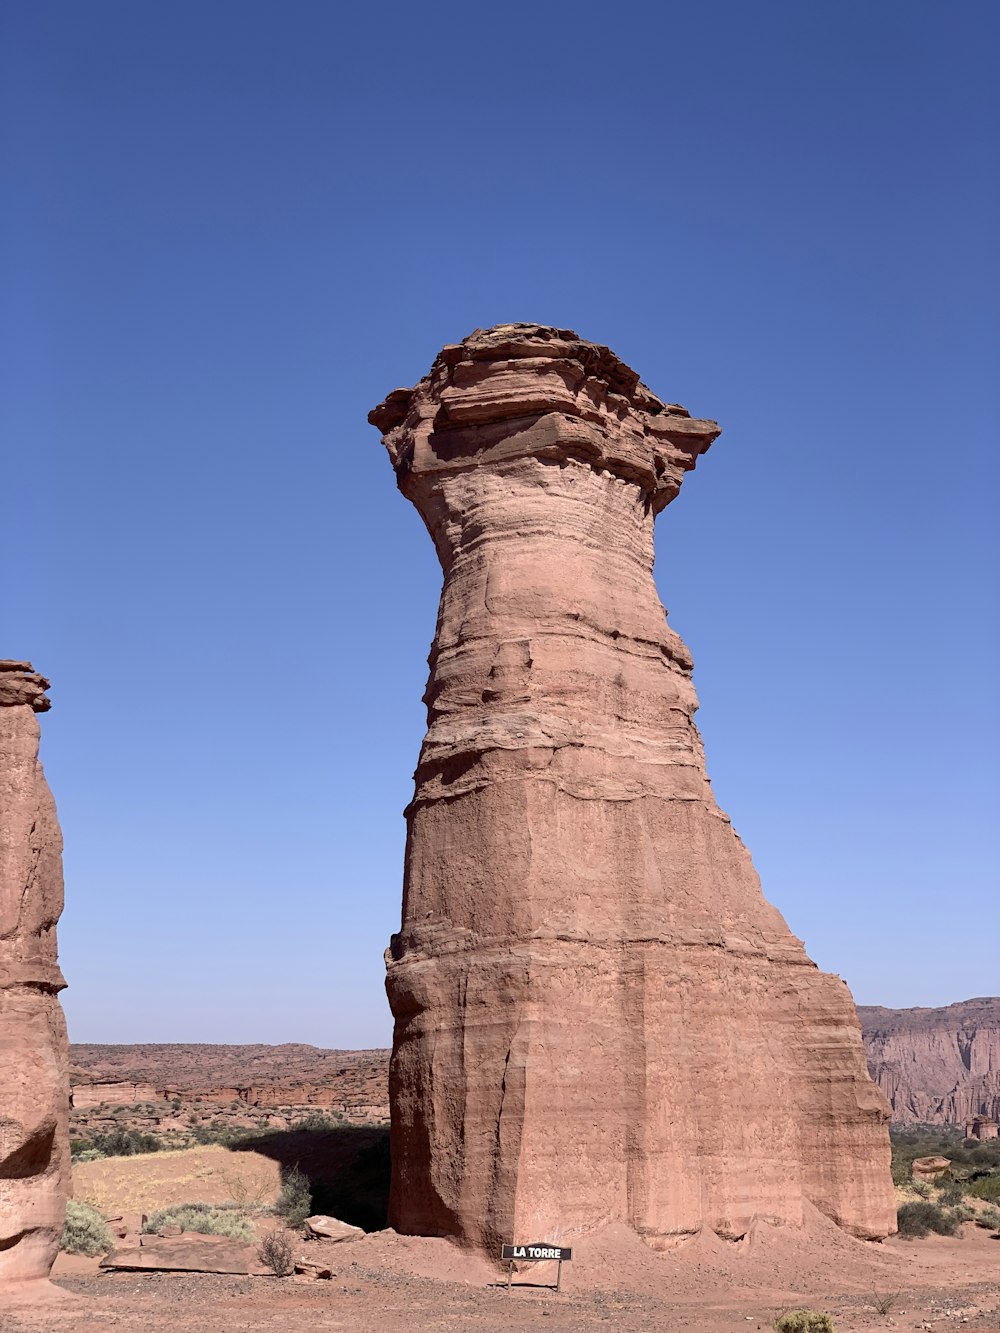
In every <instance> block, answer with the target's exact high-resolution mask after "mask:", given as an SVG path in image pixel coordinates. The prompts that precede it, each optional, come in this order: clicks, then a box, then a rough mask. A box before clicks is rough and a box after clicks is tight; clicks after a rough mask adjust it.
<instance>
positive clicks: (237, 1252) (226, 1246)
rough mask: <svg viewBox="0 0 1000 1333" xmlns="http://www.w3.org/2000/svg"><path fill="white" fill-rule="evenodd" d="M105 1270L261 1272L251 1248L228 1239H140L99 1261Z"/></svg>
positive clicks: (191, 1234) (193, 1235) (196, 1235)
mask: <svg viewBox="0 0 1000 1333" xmlns="http://www.w3.org/2000/svg"><path fill="white" fill-rule="evenodd" d="M101 1267H102V1268H107V1269H125V1270H129V1271H132V1272H143V1271H145V1272H160V1273H242V1274H247V1273H264V1272H266V1271H267V1270H266V1269H265V1268H263V1267H262V1265H261V1263H260V1260H259V1259H258V1257H257V1250H256V1248H255V1247H254V1246H253V1245H245V1244H243V1242H242V1241H236V1240H230V1239H229V1237H228V1236H203V1235H201V1233H200V1232H197V1231H185V1232H184V1233H183V1235H180V1236H143V1237H142V1242H141V1244H139V1245H122V1246H119V1247H118V1249H116V1250H114V1251H113V1252H112V1253H111V1254H109V1255H108V1257H107V1258H106V1259H103V1260H102V1261H101Z"/></svg>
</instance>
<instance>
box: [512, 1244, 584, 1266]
mask: <svg viewBox="0 0 1000 1333" xmlns="http://www.w3.org/2000/svg"><path fill="white" fill-rule="evenodd" d="M500 1257H501V1259H511V1260H514V1259H516V1260H517V1262H518V1263H522V1264H537V1263H541V1262H542V1261H543V1260H545V1259H558V1260H559V1262H560V1263H567V1262H568V1261H569V1260H570V1259H572V1258H573V1251H572V1250H571V1249H569V1248H568V1247H567V1246H565V1245H505V1246H504V1247H503V1254H502V1255H501V1256H500Z"/></svg>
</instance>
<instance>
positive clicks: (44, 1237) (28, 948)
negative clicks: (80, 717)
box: [0, 662, 70, 1284]
mask: <svg viewBox="0 0 1000 1333" xmlns="http://www.w3.org/2000/svg"><path fill="white" fill-rule="evenodd" d="M46 689H48V681H47V680H45V679H44V678H43V677H42V676H39V675H37V674H36V673H35V672H34V671H32V669H31V664H30V663H28V662H0V1284H2V1283H3V1282H5V1281H13V1280H18V1279H28V1278H45V1277H47V1276H48V1273H49V1269H50V1268H51V1266H52V1261H53V1259H54V1258H55V1256H56V1252H57V1250H58V1248H59V1238H60V1236H61V1234H62V1228H63V1218H64V1214H65V1209H66V1196H67V1194H68V1192H69V1179H70V1174H69V1136H68V1132H67V1122H68V1115H69V1047H68V1044H67V1040H66V1024H65V1022H64V1020H63V1014H62V1008H61V1006H60V1004H59V999H58V995H59V991H60V990H62V989H63V987H64V986H65V984H66V983H65V982H64V981H63V977H62V973H61V972H60V971H59V964H58V962H57V956H56V922H57V921H58V919H59V914H60V912H61V911H62V905H63V881H62V835H61V833H60V831H59V822H58V820H57V819H56V808H55V803H54V801H53V799H52V793H51V792H50V791H49V786H48V783H47V782H46V781H45V774H44V773H43V772H42V766H41V764H40V763H39V760H38V739H39V726H38V721H37V718H36V717H35V714H36V713H42V712H44V711H45V710H46V709H47V708H48V707H49V702H48V700H47V699H46V697H45V690H46Z"/></svg>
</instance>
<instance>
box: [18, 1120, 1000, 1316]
mask: <svg viewBox="0 0 1000 1333" xmlns="http://www.w3.org/2000/svg"><path fill="white" fill-rule="evenodd" d="M380 1132H381V1131H379V1130H378V1129H376V1128H367V1129H365V1128H359V1127H354V1126H342V1127H340V1129H339V1130H338V1131H327V1132H326V1134H325V1135H324V1134H323V1133H321V1132H319V1131H315V1130H314V1131H299V1132H298V1133H297V1135H296V1134H293V1135H292V1136H291V1146H290V1147H289V1146H288V1145H285V1147H286V1155H287V1156H290V1155H291V1154H293V1153H294V1154H296V1155H298V1156H300V1157H302V1158H303V1160H304V1161H305V1162H306V1163H307V1164H309V1165H310V1169H313V1168H314V1167H315V1164H316V1162H317V1161H318V1160H319V1157H320V1155H321V1154H320V1149H321V1146H322V1147H323V1149H324V1152H325V1154H326V1158H325V1160H326V1165H327V1168H328V1170H330V1171H331V1172H333V1171H334V1170H335V1169H336V1170H341V1169H342V1168H343V1167H344V1165H345V1164H346V1166H347V1168H348V1169H350V1167H351V1162H352V1158H351V1153H356V1152H357V1144H358V1142H362V1144H363V1145H366V1146H363V1147H362V1149H361V1152H362V1154H363V1153H364V1151H366V1150H367V1151H368V1152H369V1153H370V1152H371V1147H372V1143H373V1142H375V1143H377V1139H373V1138H372V1137H371V1136H373V1135H377V1134H379V1133H380ZM342 1140H343V1142H342ZM331 1153H332V1157H331V1155H330V1154H331ZM282 1165H283V1163H282V1161H281V1160H280V1159H279V1156H278V1154H276V1152H275V1151H274V1148H273V1145H272V1144H271V1143H270V1142H269V1141H268V1140H265V1142H264V1151H257V1150H248V1149H246V1148H237V1149H235V1150H231V1149H229V1148H226V1147H224V1146H222V1145H219V1144H211V1145H205V1146H199V1147H195V1148H190V1149H187V1150H183V1151H175V1152H158V1153H150V1154H138V1155H134V1156H129V1157H109V1158H103V1159H98V1160H93V1161H86V1162H82V1163H79V1164H77V1165H76V1166H75V1168H74V1193H75V1195H76V1197H77V1198H78V1199H85V1200H87V1201H89V1202H91V1203H93V1204H94V1205H96V1206H97V1207H99V1208H100V1209H101V1211H102V1212H103V1213H104V1214H105V1215H106V1216H115V1215H118V1214H127V1213H129V1212H130V1211H133V1210H136V1209H141V1210H142V1211H143V1212H146V1213H150V1212H153V1211H155V1210H157V1209H160V1208H163V1207H167V1206H169V1205H172V1204H177V1203H183V1202H191V1201H193V1200H199V1201H202V1202H205V1203H221V1202H223V1201H226V1200H232V1199H233V1198H234V1197H235V1198H238V1199H240V1200H242V1201H243V1202H244V1204H245V1206H246V1208H247V1210H248V1212H249V1214H250V1215H251V1216H252V1217H253V1218H254V1227H255V1230H256V1232H257V1234H258V1236H259V1235H261V1234H263V1233H264V1232H266V1231H267V1230H269V1229H270V1228H272V1227H273V1226H274V1224H275V1223H274V1218H273V1217H272V1216H271V1215H270V1214H269V1213H267V1212H265V1211H264V1209H265V1206H266V1205H267V1203H269V1202H270V1201H271V1200H273V1198H274V1197H275V1195H276V1193H277V1191H278V1189H279V1187H280V1175H281V1167H282ZM290 1234H291V1233H290ZM210 1239H212V1238H210ZM294 1247H295V1258H296V1259H300V1260H305V1261H306V1262H308V1263H310V1264H312V1265H317V1266H325V1267H328V1268H329V1269H330V1270H331V1274H332V1276H331V1277H330V1278H329V1279H327V1280H317V1279H315V1278H313V1277H311V1276H307V1275H301V1276H289V1277H285V1278H280V1279H279V1278H276V1277H274V1276H273V1275H266V1276H265V1275H264V1270H263V1269H262V1268H260V1266H259V1265H255V1267H256V1268H257V1269H258V1271H257V1272H256V1273H252V1274H247V1275H234V1274H213V1273H177V1272H174V1273H171V1272H148V1273H144V1272H128V1271H125V1272H123V1271H114V1270H108V1269H102V1268H101V1267H100V1265H101V1262H102V1261H101V1259H100V1257H94V1258H86V1257H82V1256H78V1255H67V1254H63V1255H60V1257H59V1259H58V1261H57V1263H56V1267H55V1270H54V1273H53V1281H52V1283H51V1284H45V1285H43V1286H39V1287H36V1288H33V1289H32V1290H27V1291H25V1292H24V1294H23V1296H22V1297H20V1298H19V1301H18V1303H17V1304H16V1305H15V1306H9V1307H8V1308H7V1309H6V1310H5V1311H3V1312H2V1313H0V1330H3V1333H42V1330H44V1331H45V1333H50V1331H51V1333H105V1330H108V1331H110V1330H137V1331H138V1330H148V1329H170V1330H177V1333H187V1331H188V1330H191V1331H192V1333H193V1331H194V1330H210V1331H211V1333H222V1331H223V1330H225V1331H226V1333H230V1331H233V1333H235V1331H236V1330H243V1329H253V1330H274V1331H275V1333H278V1331H279V1330H280V1333H298V1330H303V1333H304V1331H305V1330H307V1329H308V1330H316V1329H350V1330H356V1331H357V1333H381V1331H382V1330H385V1329H398V1330H407V1331H408V1330H414V1333H423V1331H424V1330H428V1331H429V1330H443V1329H456V1330H459V1329H469V1330H479V1331H481V1333H492V1330H500V1329H503V1330H510V1329H544V1330H546V1333H557V1331H558V1330H561V1331H562V1333H584V1331H587V1333H589V1330H598V1329H610V1330H623V1331H625V1330H635V1333H668V1331H669V1330H675V1329H676V1330H690V1331H691V1333H737V1330H742V1329H748V1328H749V1329H763V1330H768V1329H770V1328H771V1327H772V1324H773V1321H774V1319H775V1318H776V1316H777V1315H779V1314H781V1313H782V1312H783V1311H786V1310H788V1309H793V1308H799V1307H802V1306H805V1307H809V1308H812V1309H816V1310H821V1311H825V1312H827V1313H829V1314H830V1315H831V1316H832V1318H833V1321H834V1326H835V1328H836V1329H837V1330H838V1333H861V1330H865V1331H867V1330H874V1329H893V1328H897V1329H932V1330H949V1329H955V1330H959V1329H969V1330H973V1329H974V1330H979V1331H980V1333H983V1331H984V1330H994V1331H996V1330H1000V1238H997V1237H994V1236H992V1235H991V1234H990V1233H989V1232H988V1231H987V1230H986V1229H984V1228H982V1227H977V1226H975V1225H973V1224H972V1223H967V1224H966V1225H964V1226H963V1227H962V1228H961V1231H960V1234H959V1235H957V1236H955V1237H953V1238H952V1237H944V1236H930V1237H928V1238H927V1239H924V1240H911V1241H907V1240H901V1239H893V1240H890V1241H888V1242H885V1243H883V1244H868V1243H864V1242H861V1241H856V1240H853V1239H851V1238H850V1237H848V1236H846V1235H845V1234H844V1233H843V1232H841V1231H840V1230H838V1229H837V1228H836V1227H834V1226H833V1225H832V1224H831V1223H829V1222H827V1221H826V1220H825V1219H823V1218H821V1217H820V1216H819V1215H818V1214H817V1215H815V1216H813V1217H812V1218H811V1219H810V1220H809V1224H808V1226H807V1227H806V1228H805V1229H804V1230H802V1231H796V1230H793V1229H791V1228H786V1227H771V1226H767V1225H758V1226H757V1227H755V1228H754V1230H753V1232H752V1233H751V1235H750V1236H749V1237H747V1238H745V1239H744V1240H743V1241H742V1242H739V1243H737V1244H729V1243H726V1242H724V1241H721V1240H719V1239H718V1238H717V1237H716V1236H714V1235H708V1236H706V1235H701V1236H698V1237H696V1238H694V1239H693V1240H691V1241H688V1242H687V1243H686V1244H684V1245H682V1246H681V1247H680V1248H678V1249H676V1250H674V1251H672V1252H670V1253H667V1254H657V1253H654V1252H653V1251H652V1250H650V1249H648V1248H647V1247H646V1246H645V1245H644V1244H643V1243H642V1242H641V1241H640V1240H639V1239H638V1238H637V1237H636V1236H635V1235H634V1234H633V1233H632V1232H630V1231H629V1230H628V1229H627V1228H625V1227H622V1226H610V1227H607V1228H605V1229H604V1230H603V1231H601V1232H598V1233H596V1234H594V1235H592V1236H590V1237H587V1238H585V1239H582V1240H576V1241H574V1255H573V1261H572V1262H571V1263H568V1264H566V1265H564V1267H563V1272H562V1290H561V1291H559V1292H558V1293H557V1292H555V1291H553V1290H551V1289H549V1288H547V1287H545V1286H543V1285H541V1284H543V1283H549V1282H552V1281H553V1280H554V1273H553V1271H552V1269H553V1266H552V1265H548V1266H543V1265H535V1266H533V1267H532V1268H530V1269H529V1268H525V1270H524V1271H522V1272H521V1273H518V1274H515V1278H514V1282H515V1287H514V1288H513V1289H512V1290H511V1291H510V1293H508V1292H507V1290H506V1286H505V1280H506V1279H505V1273H504V1271H503V1270H502V1269H501V1266H500V1265H499V1264H494V1263H490V1262H487V1261H486V1260H484V1259H483V1258H481V1257H478V1256H476V1255H473V1254H470V1253H467V1252H463V1251H462V1250H460V1249H458V1248H457V1247H455V1246H453V1245H451V1244H450V1243H449V1242H447V1241H444V1240H438V1239H426V1238H416V1237H404V1236H398V1235H396V1234H395V1233H394V1232H392V1231H390V1230H385V1229H382V1230H375V1231H370V1232H368V1233H367V1234H363V1235H360V1236H359V1237H358V1238H357V1239H354V1240H351V1241H347V1242H341V1243H333V1242H329V1241H323V1240H316V1239H313V1240H305V1239H302V1238H301V1237H300V1236H299V1235H298V1234H295V1235H294ZM880 1308H881V1309H882V1310H883V1311H884V1313H880V1312H879V1311H880Z"/></svg>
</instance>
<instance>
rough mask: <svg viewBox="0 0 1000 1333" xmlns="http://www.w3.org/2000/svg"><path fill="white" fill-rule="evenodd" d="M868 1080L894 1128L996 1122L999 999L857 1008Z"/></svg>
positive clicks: (999, 1108)
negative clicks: (931, 1005)
mask: <svg viewBox="0 0 1000 1333" xmlns="http://www.w3.org/2000/svg"><path fill="white" fill-rule="evenodd" d="M858 1017H859V1018H860V1020H861V1030H862V1032H863V1034H864V1039H865V1046H866V1048H867V1051H868V1068H869V1070H870V1071H871V1076H872V1078H873V1079H874V1080H875V1082H876V1083H877V1084H878V1085H879V1087H880V1088H881V1089H882V1091H883V1092H884V1093H885V1095H886V1097H887V1098H888V1100H889V1104H890V1106H891V1107H892V1118H893V1120H894V1121H896V1122H898V1123H899V1124H902V1125H907V1124H916V1123H925V1124H957V1125H964V1124H965V1122H966V1121H967V1120H972V1119H973V1118H974V1117H975V1116H977V1115H984V1116H988V1117H989V1118H990V1119H991V1120H1000V998H996V997H993V998H989V997H982V998H979V999H975V1000H963V1001H961V1002H960V1003H958V1004H949V1005H946V1006H945V1007H944V1008H941V1009H884V1008H882V1007H881V1006H880V1005H859V1007H858Z"/></svg>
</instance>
